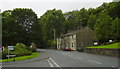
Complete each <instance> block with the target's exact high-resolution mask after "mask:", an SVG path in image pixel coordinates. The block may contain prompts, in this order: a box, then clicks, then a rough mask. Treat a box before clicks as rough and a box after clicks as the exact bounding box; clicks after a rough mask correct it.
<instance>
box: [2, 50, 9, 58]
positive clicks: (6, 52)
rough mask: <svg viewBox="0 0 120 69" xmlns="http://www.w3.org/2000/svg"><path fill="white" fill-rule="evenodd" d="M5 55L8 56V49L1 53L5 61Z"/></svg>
mask: <svg viewBox="0 0 120 69" xmlns="http://www.w3.org/2000/svg"><path fill="white" fill-rule="evenodd" d="M7 54H8V49H5V50H4V51H2V59H6V58H7Z"/></svg>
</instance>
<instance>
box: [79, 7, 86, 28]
mask: <svg viewBox="0 0 120 69" xmlns="http://www.w3.org/2000/svg"><path fill="white" fill-rule="evenodd" d="M77 19H78V22H79V24H80V25H81V26H82V27H85V26H87V22H88V11H87V10H86V9H85V8H82V9H81V10H80V11H79V13H78V17H77ZM80 25H79V26H80Z"/></svg>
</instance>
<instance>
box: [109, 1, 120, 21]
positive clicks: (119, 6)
mask: <svg viewBox="0 0 120 69" xmlns="http://www.w3.org/2000/svg"><path fill="white" fill-rule="evenodd" d="M108 12H109V15H110V16H111V17H113V18H114V19H115V18H116V17H118V18H120V13H119V12H120V1H119V2H111V3H109V8H108Z"/></svg>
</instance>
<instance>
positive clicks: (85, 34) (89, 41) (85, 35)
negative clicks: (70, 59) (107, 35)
mask: <svg viewBox="0 0 120 69" xmlns="http://www.w3.org/2000/svg"><path fill="white" fill-rule="evenodd" d="M76 38H77V39H76V42H77V47H78V48H81V47H89V46H93V41H94V40H95V33H94V31H93V30H91V29H90V28H88V27H85V28H83V29H81V30H80V31H79V32H78V33H77V37H76Z"/></svg>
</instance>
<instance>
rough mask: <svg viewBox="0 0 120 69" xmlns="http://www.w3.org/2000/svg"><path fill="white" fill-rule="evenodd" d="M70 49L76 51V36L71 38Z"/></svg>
mask: <svg viewBox="0 0 120 69" xmlns="http://www.w3.org/2000/svg"><path fill="white" fill-rule="evenodd" d="M70 48H71V50H76V34H74V35H71V36H70Z"/></svg>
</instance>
